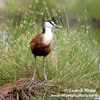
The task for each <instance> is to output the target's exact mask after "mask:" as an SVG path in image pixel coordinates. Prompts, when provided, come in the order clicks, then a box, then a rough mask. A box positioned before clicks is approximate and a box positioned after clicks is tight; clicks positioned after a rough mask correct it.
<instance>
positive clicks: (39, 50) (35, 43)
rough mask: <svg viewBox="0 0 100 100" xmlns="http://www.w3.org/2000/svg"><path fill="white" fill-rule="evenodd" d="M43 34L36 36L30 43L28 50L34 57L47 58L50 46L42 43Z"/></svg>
mask: <svg viewBox="0 0 100 100" xmlns="http://www.w3.org/2000/svg"><path fill="white" fill-rule="evenodd" d="M43 35H44V34H43V33H39V34H37V35H36V36H35V37H34V38H33V39H32V40H31V43H30V48H31V51H32V53H33V54H34V56H35V57H36V56H44V57H45V56H47V55H48V54H49V53H50V52H51V48H50V44H48V45H46V44H44V43H43Z"/></svg>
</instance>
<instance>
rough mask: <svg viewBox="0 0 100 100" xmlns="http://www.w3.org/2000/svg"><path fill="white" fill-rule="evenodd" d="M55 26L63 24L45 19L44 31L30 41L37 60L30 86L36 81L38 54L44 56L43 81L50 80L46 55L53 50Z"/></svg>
mask: <svg viewBox="0 0 100 100" xmlns="http://www.w3.org/2000/svg"><path fill="white" fill-rule="evenodd" d="M53 27H55V28H60V27H61V26H59V25H57V24H55V22H54V21H52V20H46V21H44V26H43V31H42V32H41V33H38V34H36V35H35V37H34V38H33V39H32V40H31V42H30V49H31V52H32V54H33V55H34V58H35V62H34V73H33V77H32V80H31V82H30V83H29V86H30V85H32V84H33V83H35V80H34V79H35V74H36V70H37V61H36V58H37V56H42V57H43V65H42V68H43V74H44V79H45V80H44V81H43V83H44V82H45V83H47V82H49V80H48V79H47V76H46V71H45V57H46V56H48V55H49V54H50V52H51V41H52V39H53V33H52V31H51V29H52V28H53Z"/></svg>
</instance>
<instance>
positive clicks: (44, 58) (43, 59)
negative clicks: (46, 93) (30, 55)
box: [42, 57, 47, 82]
mask: <svg viewBox="0 0 100 100" xmlns="http://www.w3.org/2000/svg"><path fill="white" fill-rule="evenodd" d="M44 63H45V57H43V65H42V67H43V74H44V78H45V81H46V82H47V76H46V72H45V64H44Z"/></svg>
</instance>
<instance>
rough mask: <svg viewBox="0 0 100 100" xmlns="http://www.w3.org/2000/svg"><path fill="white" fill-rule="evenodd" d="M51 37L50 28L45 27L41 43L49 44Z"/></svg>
mask: <svg viewBox="0 0 100 100" xmlns="http://www.w3.org/2000/svg"><path fill="white" fill-rule="evenodd" d="M52 38H53V33H52V32H51V28H45V33H44V36H43V43H44V44H46V45H48V44H50V42H51V40H52Z"/></svg>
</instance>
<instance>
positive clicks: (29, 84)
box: [27, 80, 37, 88]
mask: <svg viewBox="0 0 100 100" xmlns="http://www.w3.org/2000/svg"><path fill="white" fill-rule="evenodd" d="M32 84H35V85H36V84H37V83H36V82H34V80H31V82H29V83H28V84H27V85H28V86H27V88H29V87H30V86H31V85H32Z"/></svg>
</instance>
